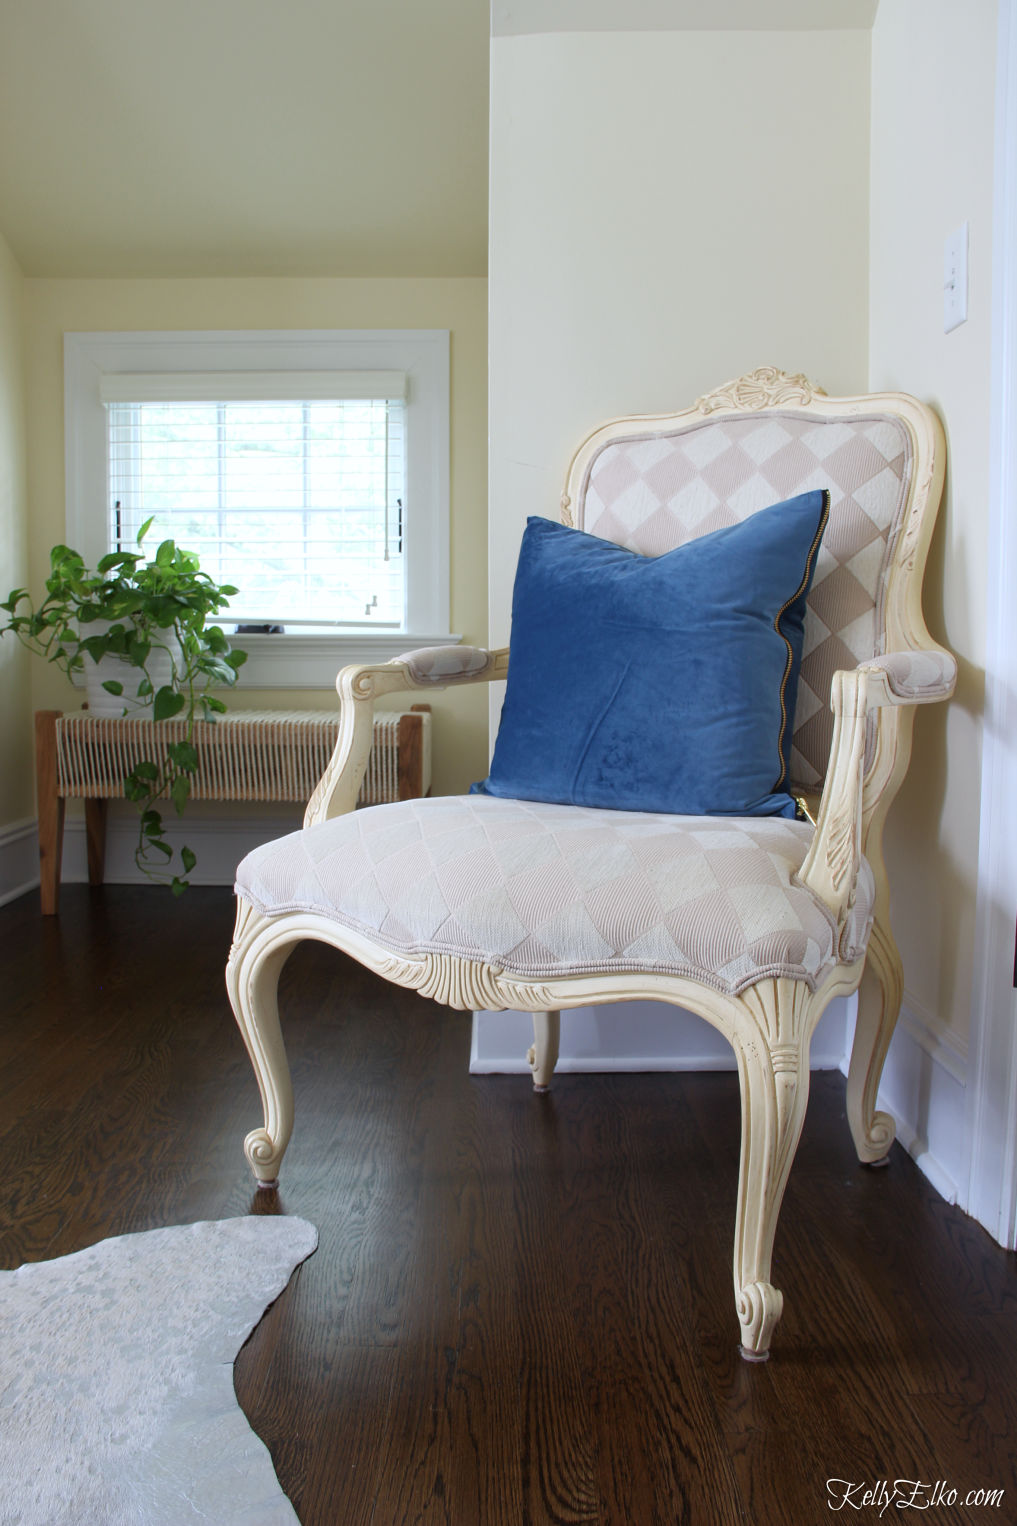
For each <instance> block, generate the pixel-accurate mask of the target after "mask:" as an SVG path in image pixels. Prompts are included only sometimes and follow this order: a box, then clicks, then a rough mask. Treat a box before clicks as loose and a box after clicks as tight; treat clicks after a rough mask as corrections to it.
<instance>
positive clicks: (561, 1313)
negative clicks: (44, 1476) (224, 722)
mask: <svg viewBox="0 0 1017 1526" xmlns="http://www.w3.org/2000/svg"><path fill="white" fill-rule="evenodd" d="M231 930H232V899H231V896H230V895H229V893H228V892H227V891H225V890H203V889H195V890H191V891H189V892H188V893H187V895H186V896H185V897H183V899H182V900H181V901H179V902H174V901H173V900H172V899H171V898H170V897H169V896H168V895H167V894H166V893H165V892H162V891H158V890H148V889H143V890H138V889H135V888H127V887H119V886H108V887H106V888H105V889H104V890H96V891H92V890H89V889H88V888H87V887H84V886H65V887H64V889H63V891H62V911H61V915H60V917H59V918H58V919H53V918H49V919H43V918H41V917H40V915H39V913H38V909H37V898H36V897H35V896H27V897H25V898H23V899H22V900H20V901H17V902H15V903H13V904H11V905H9V906H7V907H5V908H2V909H0V991H2V997H0V1001H2V1014H0V1137H2V1143H3V1171H2V1185H0V1231H2V1234H0V1265H2V1266H3V1267H5V1268H10V1267H14V1266H17V1265H19V1264H20V1263H21V1262H22V1261H25V1260H38V1259H43V1258H48V1257H51V1256H57V1255H62V1254H65V1253H67V1252H69V1251H73V1250H77V1249H80V1248H81V1247H83V1246H85V1245H88V1244H90V1243H92V1242H93V1241H95V1240H98V1239H101V1238H103V1237H104V1236H107V1235H111V1234H122V1233H125V1232H127V1231H132V1230H142V1229H150V1228H153V1227H156V1226H158V1225H163V1224H176V1223H186V1222H188V1221H191V1220H195V1219H202V1218H225V1217H230V1216H233V1215H237V1214H242V1213H248V1212H255V1213H295V1214H300V1215H302V1216H303V1217H305V1218H307V1219H310V1220H311V1221H312V1222H313V1223H314V1224H316V1225H317V1226H318V1229H319V1231H320V1236H321V1243H320V1247H319V1249H318V1251H317V1253H316V1254H315V1255H314V1256H313V1257H312V1258H311V1259H310V1260H309V1261H308V1262H306V1263H305V1265H304V1266H303V1267H302V1268H300V1269H298V1271H297V1273H296V1274H295V1276H294V1279H293V1281H292V1283H291V1284H290V1286H289V1288H288V1289H287V1291H286V1292H285V1293H284V1294H283V1295H282V1296H281V1297H280V1298H279V1300H278V1301H277V1302H276V1304H275V1305H274V1306H273V1307H272V1308H271V1309H270V1311H269V1312H268V1314H267V1315H266V1317H265V1319H264V1320H263V1321H262V1323H261V1325H260V1326H259V1327H258V1329H257V1330H256V1331H255V1333H254V1335H253V1336H252V1338H251V1340H250V1341H249V1342H248V1344H247V1346H246V1347H245V1349H244V1351H243V1352H242V1354H241V1356H240V1358H239V1360H238V1362H237V1366H236V1387H237V1392H238V1395H239V1397H240V1399H241V1402H242V1404H243V1406H244V1409H245V1411H246V1412H247V1414H248V1416H249V1417H250V1419H251V1422H252V1424H253V1425H254V1427H255V1429H256V1430H257V1431H258V1433H259V1434H260V1435H261V1436H262V1437H263V1438H264V1439H265V1441H266V1442H267V1444H268V1446H269V1447H270V1448H271V1451H272V1456H273V1459H274V1461H275V1465H276V1470H277V1472H278V1475H279V1478H280V1480H281V1482H282V1485H283V1487H284V1488H285V1489H286V1491H287V1493H288V1494H289V1495H290V1498H291V1499H292V1500H293V1503H294V1505H295V1507H296V1510H297V1513H298V1515H299V1517H300V1519H301V1521H302V1522H303V1523H304V1526H368V1523H371V1526H403V1523H407V1526H408V1523H428V1526H430V1523H445V1522H448V1523H452V1526H516V1523H520V1526H545V1523H566V1522H569V1523H572V1522H591V1523H592V1522H596V1523H603V1526H607V1523H611V1526H658V1523H660V1526H675V1523H685V1522H689V1523H693V1522H694V1523H697V1526H700V1523H701V1526H727V1523H734V1522H738V1523H745V1526H760V1523H762V1526H768V1523H771V1522H772V1523H784V1522H788V1523H793V1526H812V1523H819V1522H824V1521H827V1520H829V1519H831V1513H832V1512H831V1504H833V1503H836V1500H834V1499H831V1496H830V1495H829V1494H828V1488H827V1480H828V1479H833V1478H836V1479H842V1480H845V1487H846V1485H848V1484H856V1485H864V1486H865V1487H872V1486H875V1485H877V1483H878V1481H880V1480H889V1481H891V1482H892V1481H893V1480H895V1479H911V1480H919V1481H922V1482H923V1483H925V1484H926V1485H928V1486H929V1488H930V1490H931V1489H932V1487H933V1486H934V1485H935V1484H936V1483H937V1481H942V1485H943V1488H944V1489H946V1490H953V1489H956V1490H957V1491H958V1493H957V1498H956V1501H955V1502H954V1503H952V1504H950V1503H947V1504H943V1505H936V1506H933V1508H930V1509H927V1510H924V1511H923V1513H922V1514H921V1516H919V1517H914V1519H920V1520H922V1521H925V1522H935V1523H940V1522H942V1523H950V1526H960V1523H966V1522H983V1521H992V1520H995V1521H1007V1522H1013V1521H1017V1478H1015V1462H1014V1459H1015V1454H1017V1339H1015V1337H1017V1276H1015V1271H1017V1266H1015V1261H1017V1258H1015V1257H1014V1256H1012V1255H1009V1254H1007V1253H1005V1252H1004V1251H1002V1250H1000V1249H999V1248H998V1247H997V1246H995V1245H994V1244H993V1243H992V1241H991V1240H990V1239H989V1237H988V1236H987V1235H986V1234H985V1233H984V1232H983V1231H982V1230H981V1229H980V1228H979V1227H978V1226H977V1225H976V1224H975V1223H974V1222H973V1221H972V1220H970V1219H968V1218H967V1217H966V1216H965V1215H964V1214H963V1213H961V1212H960V1211H958V1210H956V1209H952V1208H949V1207H948V1206H947V1205H946V1204H945V1203H943V1202H942V1200H941V1199H940V1198H938V1197H937V1195H936V1193H935V1192H934V1191H933V1190H932V1188H931V1187H930V1186H929V1185H928V1183H927V1182H926V1181H925V1180H924V1178H923V1177H922V1176H921V1175H920V1173H919V1172H918V1171H917V1170H916V1169H915V1167H914V1165H913V1164H912V1162H911V1161H910V1160H909V1158H908V1157H907V1155H906V1154H905V1153H904V1152H903V1151H902V1150H901V1149H900V1148H899V1147H895V1148H894V1151H893V1158H892V1165H891V1168H890V1169H889V1170H885V1171H878V1172H871V1171H865V1170H863V1169H862V1168H860V1167H859V1166H858V1165H857V1164H856V1162H855V1159H854V1156H853V1152H852V1149H851V1144H850V1139H849V1136H848V1130H847V1125H846V1122H845V1120H844V1101H843V1098H844V1083H843V1080H842V1078H841V1077H840V1076H839V1075H831V1074H820V1075H817V1076H815V1077H814V1078H813V1088H812V1096H811V1101H810V1105H809V1112H808V1117H807V1119H806V1123H805V1132H804V1136H803V1140H802V1145H801V1148H800V1150H799V1154H798V1158H797V1160H796V1163H795V1166H794V1170H793V1172H792V1176H791V1181H790V1184H789V1187H788V1191H787V1195H786V1198H785V1202H784V1209H783V1215H782V1219H781V1227H780V1230H779V1234H778V1242H777V1256H776V1267H775V1277H776V1281H777V1283H778V1285H779V1286H781V1287H782V1288H783V1290H784V1294H785V1300H786V1303H785V1309H786V1312H785V1316H784V1319H783V1321H782V1323H781V1325H780V1326H779V1328H778V1332H777V1338H776V1341H775V1344H774V1354H773V1358H772V1360H771V1361H770V1363H769V1364H768V1365H766V1366H747V1365H746V1364H744V1363H743V1362H742V1361H741V1360H740V1359H739V1357H738V1353H737V1349H736V1342H737V1329H736V1322H735V1318H734V1306H733V1294H732V1288H731V1271H730V1261H731V1237H732V1224H733V1209H734V1196H735V1182H736V1173H737V1164H738V1130H739V1108H738V1091H737V1082H736V1079H735V1077H734V1075H733V1074H708V1075H703V1074H699V1075H695V1074H687V1075H635V1076H633V1075H626V1076H565V1077H561V1078H560V1079H559V1080H558V1081H557V1082H556V1085H555V1089H554V1091H553V1092H552V1093H551V1094H550V1095H549V1096H546V1097H536V1096H534V1095H533V1093H532V1091H531V1089H530V1086H529V1082H528V1080H527V1079H526V1078H524V1077H484V1078H471V1077H470V1076H469V1075H468V1073H467V1061H468V1054H469V1021H468V1018H467V1017H466V1016H465V1015H464V1014H461V1013H452V1012H449V1011H447V1010H445V1009H444V1008H441V1007H437V1006H435V1005H434V1004H433V1003H430V1002H427V1001H424V1000H422V999H420V998H418V997H416V996H414V995H411V994H409V993H405V992H400V991H397V990H395V989H393V988H392V987H389V986H386V985H384V984H383V983H382V982H380V981H378V980H376V979H374V978H373V977H371V976H369V975H367V974H366V973H365V972H363V971H361V970H360V969H359V968H358V967H357V966H355V965H353V964H352V963H350V962H349V961H347V960H345V959H343V958H341V957H339V956H338V955H336V954H334V953H331V952H330V951H328V950H325V949H321V948H317V947H314V946H312V945H304V946H302V947H301V948H300V949H299V950H298V951H297V952H296V954H295V955H294V957H293V958H292V960H291V961H290V964H289V966H288V967H287V970H286V972H285V974H284V977H283V989H282V1010H283V1014H284V1026H285V1030H286V1033H287V1036H288V1043H289V1052H290V1058H291V1062H292V1065H293V1072H294V1083H295V1089H296V1097H297V1125H296V1131H295V1134H294V1139H293V1143H292V1145H291V1147H290V1151H289V1154H288V1156H287V1158H286V1161H285V1162H284V1167H283V1179H282V1181H283V1186H282V1190H281V1192H280V1193H279V1194H275V1193H267V1194H258V1193H255V1192H254V1191H253V1190H252V1184H251V1180H250V1178H249V1176H248V1170H247V1165H246V1162H245V1161H244V1158H243V1154H242V1149H241V1142H242V1139H243V1135H244V1134H245V1133H246V1131H247V1130H248V1129H249V1128H251V1127H253V1126H254V1125H255V1124H256V1123H259V1122H260V1121H261V1116H260V1110H259V1104H258V1098H257V1091H256V1088H255V1084H254V1080H253V1076H252V1074H251V1072H250V1068H249V1065H248V1062H247V1058H246V1055H245V1054H244V1051H243V1047H242V1045H241V1042H240V1039H239V1036H238V1035H237V1033H236V1030H235V1027H234V1024H233V1020H232V1017H231V1014H230V1011H229V1006H228V1003H227V1000H226V996H225V991H224V986H223V977H222V971H223V965H224V962H225V958H226V953H227V950H228V947H229V942H230V935H231ZM564 1020H565V1021H567V1015H566V1018H565V1019H564ZM978 1489H986V1490H991V1491H996V1490H1003V1491H1005V1492H1004V1495H1003V1499H1002V1503H1001V1504H1000V1505H998V1506H991V1505H985V1504H982V1505H975V1504H971V1505H968V1504H965V1503H964V1501H965V1497H966V1495H967V1493H968V1491H969V1490H978ZM941 1492H942V1491H941ZM861 1498H862V1496H861V1493H860V1492H857V1493H856V1494H855V1495H853V1496H852V1498H851V1500H850V1501H849V1502H848V1503H846V1504H844V1507H843V1510H842V1511H841V1512H840V1519H841V1520H845V1519H853V1520H860V1521H862V1522H865V1521H869V1520H871V1521H873V1522H876V1521H880V1520H887V1521H889V1520H898V1519H901V1518H903V1519H905V1520H909V1519H912V1517H911V1516H910V1515H904V1514H903V1512H900V1511H898V1510H897V1508H896V1507H891V1508H889V1509H887V1510H886V1511H885V1513H884V1514H882V1515H881V1514H880V1511H879V1507H878V1505H870V1506H863V1507H862V1508H861V1509H856V1508H853V1507H854V1506H855V1505H858V1504H860V1503H861ZM947 1498H948V1499H949V1496H947ZM916 1503H921V1501H920V1500H919V1501H916Z"/></svg>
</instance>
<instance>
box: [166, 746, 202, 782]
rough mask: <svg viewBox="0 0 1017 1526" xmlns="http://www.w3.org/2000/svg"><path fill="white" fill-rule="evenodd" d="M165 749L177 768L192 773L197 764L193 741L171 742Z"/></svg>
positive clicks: (196, 751)
mask: <svg viewBox="0 0 1017 1526" xmlns="http://www.w3.org/2000/svg"><path fill="white" fill-rule="evenodd" d="M166 751H167V752H168V753H169V756H170V758H171V759H172V760H173V762H174V763H175V764H176V766H177V767H178V768H182V769H185V770H186V771H187V773H190V774H193V772H194V770H195V769H196V768H197V766H198V749H197V748H196V747H195V746H194V744H193V742H171V743H170V745H169V746H168V747H167V749H166Z"/></svg>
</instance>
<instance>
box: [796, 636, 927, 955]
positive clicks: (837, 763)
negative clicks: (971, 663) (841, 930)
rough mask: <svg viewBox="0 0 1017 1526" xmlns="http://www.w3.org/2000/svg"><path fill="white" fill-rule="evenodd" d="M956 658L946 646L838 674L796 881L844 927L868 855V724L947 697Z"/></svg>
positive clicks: (899, 654)
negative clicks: (886, 710)
mask: <svg viewBox="0 0 1017 1526" xmlns="http://www.w3.org/2000/svg"><path fill="white" fill-rule="evenodd" d="M956 681H957V661H956V659H955V658H954V656H953V655H952V653H950V652H946V651H943V650H942V648H940V647H934V648H931V649H925V650H922V651H919V650H912V651H906V652H890V653H888V654H887V655H886V656H885V657H872V658H870V659H869V660H868V661H866V662H864V663H862V664H860V666H859V667H857V668H855V669H854V671H853V672H838V673H835V674H834V675H833V682H832V685H831V692H830V707H831V709H832V711H833V741H832V744H831V747H830V764H829V768H828V769H827V775H826V785H825V787H824V789H823V795H822V799H821V801H820V805H819V816H818V818H817V822H816V831H815V835H814V837H813V839H812V845H811V847H810V849H809V853H808V856H807V857H806V859H805V862H804V864H803V865H802V867H801V869H800V870H799V872H798V880H799V882H800V883H801V884H802V885H804V886H805V887H806V888H807V889H808V890H810V891H811V892H812V894H813V895H815V896H816V897H818V899H819V900H821V901H822V902H823V903H824V905H825V906H827V907H828V908H829V910H830V911H831V912H832V914H833V916H834V917H835V918H836V921H837V925H838V927H840V926H841V925H842V924H843V922H844V918H845V917H846V915H847V913H848V911H849V910H850V908H851V905H852V903H853V901H854V897H855V888H856V885H857V882H858V870H859V867H860V865H861V858H862V824H863V820H864V815H865V809H866V806H867V801H866V798H865V742H866V722H867V720H868V714H869V711H870V710H878V709H882V708H883V707H885V706H888V705H924V704H931V703H932V702H933V701H934V700H940V699H949V697H950V695H951V694H952V693H953V690H954V685H955V683H956Z"/></svg>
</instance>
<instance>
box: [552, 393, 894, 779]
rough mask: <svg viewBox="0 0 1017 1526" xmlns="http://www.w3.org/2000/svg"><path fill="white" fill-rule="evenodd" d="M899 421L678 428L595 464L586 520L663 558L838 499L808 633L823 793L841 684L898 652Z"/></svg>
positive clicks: (772, 418) (810, 696)
mask: <svg viewBox="0 0 1017 1526" xmlns="http://www.w3.org/2000/svg"><path fill="white" fill-rule="evenodd" d="M911 470H912V460H911V446H910V442H909V438H908V435H907V432H906V431H905V429H904V427H903V425H902V424H901V423H900V421H899V420H897V419H894V418H891V417H889V416H888V415H885V414H871V415H868V416H864V417H859V418H855V419H851V420H850V421H847V420H842V419H835V420H827V421H822V420H817V419H814V418H812V419H805V418H802V417H801V416H800V415H797V416H796V415H795V414H793V413H790V412H789V413H774V412H768V413H767V414H766V415H765V416H763V417H756V416H752V415H750V416H748V417H744V418H734V419H732V418H724V419H716V418H707V419H705V420H704V421H703V423H701V424H694V425H693V426H691V427H687V428H685V429H683V430H680V431H677V432H675V433H671V434H657V435H653V434H642V435H640V434H637V433H633V435H632V436H631V437H629V438H626V439H622V440H616V441H612V442H611V443H610V444H608V445H607V446H605V447H604V449H603V450H601V451H600V452H599V454H598V455H597V456H596V457H595V458H594V460H593V462H592V463H591V466H590V470H589V472H588V474H587V478H586V481H585V483H584V486H583V491H582V493H581V495H580V499H579V502H578V503H577V505H576V524H577V526H578V527H579V528H580V529H582V530H587V531H589V532H590V533H591V534H593V535H600V536H603V537H604V538H605V539H607V540H613V541H617V542H618V544H619V545H622V546H628V547H630V548H631V549H632V550H634V551H640V552H642V553H643V554H644V555H647V556H659V555H660V554H661V553H662V552H664V551H668V550H670V549H671V548H672V547H674V546H678V545H683V544H684V543H685V542H686V541H688V540H693V539H695V538H696V537H698V536H700V535H706V534H709V532H710V531H711V530H718V529H720V528H721V527H722V526H724V525H730V524H735V523H737V522H739V521H741V520H743V519H746V518H747V517H748V516H749V515H750V514H753V513H755V512H756V510H757V509H762V508H765V507H766V506H767V505H768V504H771V503H778V502H780V501H781V500H782V499H784V498H792V497H794V496H795V494H797V493H804V492H808V491H810V490H811V489H813V488H828V489H829V491H830V523H829V525H828V527H827V530H826V534H825V535H824V537H823V545H822V548H821V550H820V554H819V559H818V562H817V564H816V575H815V578H814V580H813V585H812V590H811V593H810V594H809V612H808V617H807V620H806V625H805V649H804V655H803V659H802V670H801V680H800V683H799V689H798V704H797V708H796V710H795V726H794V739H793V748H792V755H791V773H792V777H793V779H794V780H795V782H796V783H797V784H798V785H800V786H802V787H804V788H806V789H816V788H818V787H819V785H820V784H821V782H822V777H823V774H824V771H825V769H826V762H827V758H828V756H829V751H830V742H831V739H832V735H833V720H832V716H831V714H830V711H829V703H830V680H831V678H832V677H833V674H834V673H835V672H836V671H837V669H838V668H846V669H850V668H854V667H856V666H857V665H858V664H859V663H860V662H863V661H865V659H866V658H869V657H872V656H874V655H879V654H881V653H882V652H883V651H884V650H885V645H884V638H883V613H882V606H883V592H884V589H883V582H884V577H885V572H886V567H887V559H888V553H889V551H890V549H891V547H892V545H893V543H894V540H895V537H896V535H897V533H898V531H899V528H900V518H901V513H902V510H903V507H904V502H905V499H906V495H907V489H908V485H909V483H910V479H911Z"/></svg>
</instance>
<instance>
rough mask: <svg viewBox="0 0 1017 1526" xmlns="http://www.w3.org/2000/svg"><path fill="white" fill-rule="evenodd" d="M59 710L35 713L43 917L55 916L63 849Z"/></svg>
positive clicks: (40, 883) (40, 886)
mask: <svg viewBox="0 0 1017 1526" xmlns="http://www.w3.org/2000/svg"><path fill="white" fill-rule="evenodd" d="M60 713H61V712H60V711H59V710H37V711H36V712H35V777H36V788H37V792H38V797H39V894H40V899H41V901H42V914H43V916H45V917H55V916H56V914H57V909H58V904H59V897H60V860H61V858H62V856H63V848H64V802H63V798H62V797H61V796H60V795H58V794H57V763H56V723H57V721H58V720H59V719H60Z"/></svg>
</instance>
